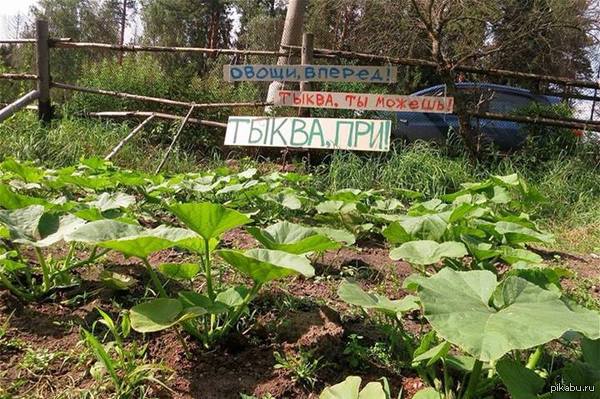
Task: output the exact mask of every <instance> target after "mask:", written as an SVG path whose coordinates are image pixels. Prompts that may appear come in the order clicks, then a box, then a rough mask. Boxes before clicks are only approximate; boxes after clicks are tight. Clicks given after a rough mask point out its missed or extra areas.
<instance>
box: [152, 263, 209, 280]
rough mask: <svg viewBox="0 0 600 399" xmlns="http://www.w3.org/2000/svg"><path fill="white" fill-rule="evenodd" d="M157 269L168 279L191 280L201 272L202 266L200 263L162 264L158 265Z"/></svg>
mask: <svg viewBox="0 0 600 399" xmlns="http://www.w3.org/2000/svg"><path fill="white" fill-rule="evenodd" d="M157 269H158V270H159V271H160V272H161V273H162V274H164V275H165V276H167V277H168V278H172V279H175V280H191V279H192V278H194V276H195V275H196V274H198V272H200V265H199V264H198V263H162V264H160V265H158V268H157Z"/></svg>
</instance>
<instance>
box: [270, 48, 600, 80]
mask: <svg viewBox="0 0 600 399" xmlns="http://www.w3.org/2000/svg"><path fill="white" fill-rule="evenodd" d="M282 47H283V48H284V49H288V50H292V51H300V50H301V49H302V47H301V46H287V45H284V46H282ZM313 56H314V57H315V58H344V59H352V60H362V61H370V62H373V61H379V62H382V63H387V64H393V65H408V66H425V67H431V68H437V67H438V64H437V62H435V61H431V60H424V59H419V58H407V57H387V56H384V55H377V54H368V53H358V52H354V51H341V50H330V49H324V48H315V49H314V50H313ZM454 69H455V70H457V71H461V72H470V73H475V74H480V75H489V76H501V77H506V78H520V79H529V80H534V81H541V82H548V83H556V84H561V85H566V86H575V87H583V88H588V89H600V81H598V82H596V81H593V80H581V79H572V78H568V77H560V76H558V77H557V76H549V75H540V74H535V73H529V72H519V71H510V70H506V69H495V68H480V67H476V66H469V65H456V66H455V67H454Z"/></svg>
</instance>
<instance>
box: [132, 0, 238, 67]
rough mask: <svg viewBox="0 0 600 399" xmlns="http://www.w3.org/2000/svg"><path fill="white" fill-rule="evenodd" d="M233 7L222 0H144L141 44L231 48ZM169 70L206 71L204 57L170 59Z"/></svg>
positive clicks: (180, 56) (174, 57)
mask: <svg viewBox="0 0 600 399" xmlns="http://www.w3.org/2000/svg"><path fill="white" fill-rule="evenodd" d="M231 7H232V4H231V3H230V2H229V1H225V0H169V1H167V0H146V1H143V2H142V21H143V24H144V36H143V38H144V41H145V42H146V43H149V44H153V45H165V46H174V45H177V46H189V47H210V48H227V47H229V46H230V44H231V30H232V20H231V17H230V15H229V10H230V9H231ZM163 64H164V65H165V66H166V67H167V68H168V69H169V70H175V69H177V68H179V67H180V66H182V65H183V66H188V67H192V68H193V69H194V70H195V71H196V72H203V71H205V69H206V68H205V67H206V57H203V56H198V55H197V54H195V55H193V56H192V55H176V56H175V55H169V58H165V59H163Z"/></svg>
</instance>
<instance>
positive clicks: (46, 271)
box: [35, 247, 50, 291]
mask: <svg viewBox="0 0 600 399" xmlns="http://www.w3.org/2000/svg"><path fill="white" fill-rule="evenodd" d="M35 254H36V255H37V258H38V262H39V263H40V266H41V268H42V277H43V280H44V291H48V290H49V289H50V269H48V265H47V264H46V259H45V258H44V254H43V253H42V250H41V249H39V248H38V247H35Z"/></svg>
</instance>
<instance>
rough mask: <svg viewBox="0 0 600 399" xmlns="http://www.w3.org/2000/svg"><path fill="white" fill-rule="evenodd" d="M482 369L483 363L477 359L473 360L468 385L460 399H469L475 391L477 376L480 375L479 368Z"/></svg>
mask: <svg viewBox="0 0 600 399" xmlns="http://www.w3.org/2000/svg"><path fill="white" fill-rule="evenodd" d="M482 367H483V362H482V361H481V360H479V359H475V363H474V364H473V371H471V375H470V376H469V383H468V384H467V389H466V391H465V393H464V394H463V396H462V399H471V397H473V394H474V393H475V390H476V389H477V385H478V383H479V376H480V375H481V368H482Z"/></svg>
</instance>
